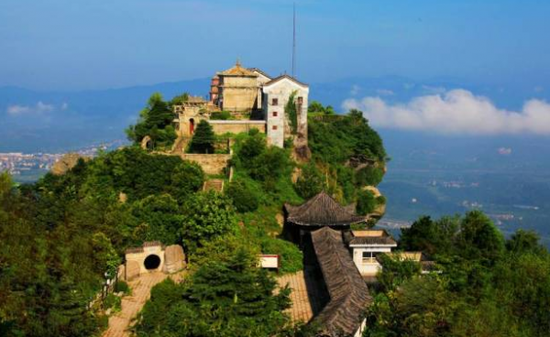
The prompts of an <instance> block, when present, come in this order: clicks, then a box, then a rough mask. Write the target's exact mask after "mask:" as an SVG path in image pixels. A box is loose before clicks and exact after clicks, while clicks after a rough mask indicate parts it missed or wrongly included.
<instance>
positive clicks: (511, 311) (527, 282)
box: [365, 211, 550, 337]
mask: <svg viewBox="0 0 550 337" xmlns="http://www.w3.org/2000/svg"><path fill="white" fill-rule="evenodd" d="M400 247H401V248H403V249H406V250H417V251H418V250H422V251H424V252H429V253H430V254H431V256H432V258H433V259H434V260H435V261H436V262H437V267H436V269H437V270H439V271H440V273H432V274H428V275H422V276H421V275H420V274H419V270H420V266H419V265H417V264H416V263H414V262H411V261H403V262H399V261H395V260H391V259H388V260H386V261H384V262H383V265H384V270H383V272H382V275H380V277H379V280H380V283H381V289H380V292H378V293H377V294H376V296H375V302H374V304H373V305H372V307H370V308H369V310H368V321H369V322H371V324H369V327H368V330H367V332H366V333H365V336H464V337H466V336H537V337H538V336H548V331H550V309H549V304H550V273H549V272H550V254H549V253H548V251H547V250H546V249H544V248H543V247H542V246H540V244H539V243H538V237H537V236H536V234H534V233H532V232H526V231H523V230H518V232H516V233H515V234H514V235H512V236H511V237H510V239H508V240H507V241H506V242H505V241H504V238H503V236H502V234H501V233H500V232H499V231H498V229H497V228H496V227H495V226H494V225H493V223H492V222H491V221H490V220H489V219H488V218H487V217H486V216H485V215H483V214H482V213H481V212H479V211H472V212H469V213H467V214H466V215H465V216H464V217H462V218H458V217H454V218H442V219H440V220H436V221H433V220H432V219H430V218H429V217H421V218H420V219H419V220H418V221H416V222H415V223H414V224H413V225H412V227H411V228H410V229H407V230H403V233H402V240H401V243H400Z"/></svg>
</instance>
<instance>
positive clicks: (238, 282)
mask: <svg viewBox="0 0 550 337" xmlns="http://www.w3.org/2000/svg"><path fill="white" fill-rule="evenodd" d="M275 287H276V282H275V280H274V278H273V277H272V276H271V275H269V274H268V272H267V271H266V270H264V269H259V268H257V259H256V255H255V253H254V252H253V251H250V250H247V249H246V248H244V247H243V246H240V247H238V248H236V250H234V251H232V252H227V254H225V255H223V256H219V255H218V256H216V255H214V254H212V253H211V254H210V256H209V258H208V259H207V262H205V263H204V264H203V265H202V266H200V267H199V268H198V270H197V271H196V272H194V273H193V275H192V276H191V277H190V278H189V279H187V280H186V281H185V282H183V283H181V284H175V283H173V282H172V281H166V282H164V283H163V284H160V285H158V286H156V287H155V288H154V289H153V292H152V297H151V301H149V302H148V303H147V304H146V306H145V308H144V310H143V312H142V314H141V319H140V321H139V323H138V325H137V328H136V330H137V335H138V336H273V335H274V334H275V333H277V332H280V331H281V330H282V329H283V328H284V327H285V325H287V323H288V318H287V316H286V315H285V314H283V312H282V311H283V310H284V309H286V308H288V307H289V306H290V301H289V298H288V295H289V293H290V289H288V288H285V289H282V290H281V291H279V293H278V294H277V295H273V291H274V289H275Z"/></svg>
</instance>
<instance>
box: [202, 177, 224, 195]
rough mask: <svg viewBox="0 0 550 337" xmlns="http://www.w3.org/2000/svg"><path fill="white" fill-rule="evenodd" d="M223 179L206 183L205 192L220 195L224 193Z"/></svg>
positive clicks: (203, 188)
mask: <svg viewBox="0 0 550 337" xmlns="http://www.w3.org/2000/svg"><path fill="white" fill-rule="evenodd" d="M223 185H224V180H223V179H210V180H207V181H205V182H204V185H203V187H202V190H203V191H216V192H218V193H221V192H223Z"/></svg>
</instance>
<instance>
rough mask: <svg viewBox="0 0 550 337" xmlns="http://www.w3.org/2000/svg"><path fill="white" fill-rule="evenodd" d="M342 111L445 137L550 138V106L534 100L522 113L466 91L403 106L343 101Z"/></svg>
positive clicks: (376, 101) (367, 100) (373, 99)
mask: <svg viewBox="0 0 550 337" xmlns="http://www.w3.org/2000/svg"><path fill="white" fill-rule="evenodd" d="M343 107H344V108H345V109H359V110H362V111H363V112H364V115H365V117H366V118H367V119H369V121H370V122H371V123H372V124H373V125H375V126H379V127H387V128H397V129H408V130H426V131H432V132H437V133H444V134H479V135H490V134H520V133H532V134H541V135H550V104H548V103H547V102H545V101H541V100H537V99H533V100H529V101H527V102H525V104H524V106H523V108H522V110H521V111H518V112H516V111H508V110H504V109H499V108H497V107H496V106H495V105H494V104H493V103H492V102H491V101H490V100H489V99H488V98H486V97H483V96H475V95H474V94H473V93H471V92H470V91H466V90H461V89H457V90H451V91H447V92H445V93H442V94H435V95H426V96H420V97H417V98H414V99H412V100H411V101H410V102H408V103H406V104H390V103H387V102H385V101H384V100H383V99H382V98H380V97H365V98H363V99H361V100H356V99H348V100H346V101H344V103H343Z"/></svg>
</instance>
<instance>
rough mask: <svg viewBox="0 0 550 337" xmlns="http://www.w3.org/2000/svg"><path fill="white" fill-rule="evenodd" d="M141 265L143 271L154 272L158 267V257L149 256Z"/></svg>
mask: <svg viewBox="0 0 550 337" xmlns="http://www.w3.org/2000/svg"><path fill="white" fill-rule="evenodd" d="M143 264H144V265H145V269H147V270H155V269H157V268H158V267H159V266H160V257H159V256H158V255H155V254H151V255H149V256H147V257H146V258H145V260H144V261H143Z"/></svg>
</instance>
